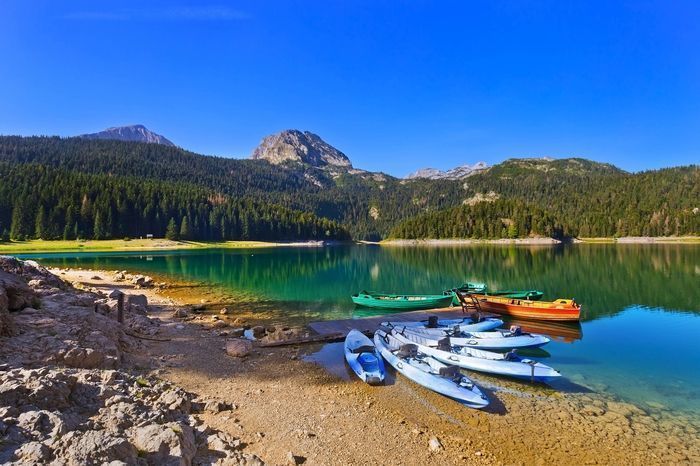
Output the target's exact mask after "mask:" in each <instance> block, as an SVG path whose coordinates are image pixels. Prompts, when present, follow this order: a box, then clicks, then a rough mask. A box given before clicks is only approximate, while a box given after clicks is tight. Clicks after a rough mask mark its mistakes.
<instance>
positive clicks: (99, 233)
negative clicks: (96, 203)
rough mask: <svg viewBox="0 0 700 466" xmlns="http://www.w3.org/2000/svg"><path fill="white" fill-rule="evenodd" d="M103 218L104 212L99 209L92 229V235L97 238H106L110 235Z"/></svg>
mask: <svg viewBox="0 0 700 466" xmlns="http://www.w3.org/2000/svg"><path fill="white" fill-rule="evenodd" d="M103 218H104V216H103V215H102V212H100V211H97V213H96V214H95V226H94V227H93V230H92V237H93V238H95V239H106V238H107V237H108V232H107V224H106V223H105V221H104V220H103Z"/></svg>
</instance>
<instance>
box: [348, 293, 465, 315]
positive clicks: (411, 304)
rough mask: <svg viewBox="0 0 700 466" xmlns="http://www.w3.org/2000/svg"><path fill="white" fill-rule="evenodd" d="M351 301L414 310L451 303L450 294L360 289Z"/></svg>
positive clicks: (357, 303) (380, 307) (358, 303)
mask: <svg viewBox="0 0 700 466" xmlns="http://www.w3.org/2000/svg"><path fill="white" fill-rule="evenodd" d="M352 302H353V303H355V304H356V305H358V306H363V307H371V308H375V309H391V310H397V311H415V310H418V309H434V308H439V307H448V306H449V305H450V304H451V303H452V295H444V294H438V295H425V294H385V293H375V292H370V291H361V292H359V293H357V294H354V295H352Z"/></svg>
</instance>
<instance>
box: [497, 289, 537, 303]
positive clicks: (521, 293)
mask: <svg viewBox="0 0 700 466" xmlns="http://www.w3.org/2000/svg"><path fill="white" fill-rule="evenodd" d="M484 294H485V295H487V296H502V297H504V298H513V299H525V300H528V301H539V300H541V299H542V296H544V293H542V292H541V291H537V290H498V291H487V292H486V293H484Z"/></svg>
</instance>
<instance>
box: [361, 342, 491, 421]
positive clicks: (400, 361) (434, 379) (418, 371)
mask: <svg viewBox="0 0 700 466" xmlns="http://www.w3.org/2000/svg"><path fill="white" fill-rule="evenodd" d="M374 344H375V345H376V347H377V349H378V350H379V352H380V353H381V355H382V356H383V357H384V359H386V362H388V363H389V364H391V365H392V366H393V367H394V368H395V369H396V371H397V372H399V373H401V374H402V375H404V376H405V377H407V378H409V379H411V380H412V381H414V382H415V383H417V384H418V385H422V386H423V387H425V388H428V389H430V390H433V391H434V392H437V393H440V394H441V395H445V396H447V397H449V398H452V399H453V400H455V401H457V402H459V403H462V404H464V405H466V406H468V407H470V408H477V409H479V408H484V407H486V406H488V404H489V400H488V399H487V398H486V396H485V395H484V394H483V393H481V390H479V387H477V386H476V385H475V384H474V383H473V382H472V381H471V380H469V379H468V378H467V377H465V376H464V375H462V373H460V372H459V368H458V367H457V366H454V365H448V364H444V363H442V362H440V361H438V360H437V359H434V358H432V357H430V356H427V355H425V354H423V353H420V352H419V351H418V346H417V345H415V344H405V345H404V344H402V343H401V342H400V341H399V340H397V339H396V337H394V336H393V335H391V334H387V333H386V332H384V331H382V330H377V331H376V332H375V333H374Z"/></svg>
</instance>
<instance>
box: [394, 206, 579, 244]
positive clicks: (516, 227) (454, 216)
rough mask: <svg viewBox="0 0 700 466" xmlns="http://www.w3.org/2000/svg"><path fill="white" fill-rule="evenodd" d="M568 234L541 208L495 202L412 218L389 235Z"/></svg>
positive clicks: (520, 236) (412, 237)
mask: <svg viewBox="0 0 700 466" xmlns="http://www.w3.org/2000/svg"><path fill="white" fill-rule="evenodd" d="M567 235H568V231H567V230H566V228H565V227H564V226H563V225H562V224H560V223H559V222H558V221H557V220H556V219H555V218H554V217H553V216H552V215H551V214H549V213H548V212H546V211H544V210H543V209H540V208H538V207H536V206H532V205H528V204H525V203H524V202H521V201H517V200H513V199H498V200H496V201H494V202H479V203H476V204H474V205H464V206H459V207H453V208H451V209H445V210H440V211H437V212H429V213H425V214H422V215H419V216H417V217H413V218H411V219H408V220H406V221H404V222H401V223H400V224H398V225H397V226H396V227H395V228H394V229H392V230H391V233H390V235H389V236H390V237H392V238H405V239H421V238H431V239H443V238H488V239H500V238H522V237H529V236H547V237H552V238H563V237H565V236H567Z"/></svg>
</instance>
